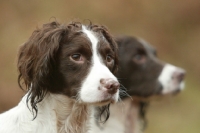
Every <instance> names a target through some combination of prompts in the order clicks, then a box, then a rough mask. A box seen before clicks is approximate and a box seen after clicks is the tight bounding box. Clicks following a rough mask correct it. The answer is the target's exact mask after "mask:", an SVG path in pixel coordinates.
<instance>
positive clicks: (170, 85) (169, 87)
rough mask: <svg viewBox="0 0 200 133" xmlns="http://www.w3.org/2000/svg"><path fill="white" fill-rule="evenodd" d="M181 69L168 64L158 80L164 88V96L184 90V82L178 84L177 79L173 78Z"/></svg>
mask: <svg viewBox="0 0 200 133" xmlns="http://www.w3.org/2000/svg"><path fill="white" fill-rule="evenodd" d="M178 70H179V68H178V67H176V66H173V65H171V64H166V65H165V66H164V68H163V70H162V72H161V74H160V76H159V78H158V80H159V82H160V83H161V84H162V86H163V90H162V94H168V93H173V92H174V91H176V90H181V89H183V88H184V82H183V81H182V82H178V79H177V77H173V74H174V73H175V72H176V71H178Z"/></svg>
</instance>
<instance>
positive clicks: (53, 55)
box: [18, 22, 119, 112]
mask: <svg viewBox="0 0 200 133" xmlns="http://www.w3.org/2000/svg"><path fill="white" fill-rule="evenodd" d="M117 65H118V57H117V45H116V43H115V41H114V40H113V38H112V36H111V35H110V34H109V32H108V30H107V29H106V28H105V27H104V26H98V25H93V24H89V25H87V26H84V25H82V24H81V23H79V22H73V23H71V24H68V25H65V24H60V23H58V22H50V23H47V24H44V25H43V27H42V28H38V29H36V30H35V31H34V32H33V33H32V35H31V37H30V38H29V40H28V41H27V42H26V43H25V44H23V45H22V46H21V48H20V50H19V57H18V70H19V77H18V82H19V85H20V87H21V88H22V86H23V83H22V81H24V84H25V87H26V89H27V90H28V99H27V100H28V101H29V100H30V103H31V106H32V108H33V109H34V110H35V111H36V112H37V103H39V102H41V101H42V100H43V98H44V96H45V94H46V93H55V94H62V95H66V96H68V97H70V98H72V99H74V100H75V101H78V102H80V103H86V104H97V105H105V104H108V103H110V102H116V101H117V100H118V93H119V91H118V88H119V83H118V81H117V79H116V77H115V76H114V75H113V73H115V71H116V70H117Z"/></svg>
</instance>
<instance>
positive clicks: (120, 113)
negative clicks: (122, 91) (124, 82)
mask: <svg viewBox="0 0 200 133" xmlns="http://www.w3.org/2000/svg"><path fill="white" fill-rule="evenodd" d="M110 112H111V113H110V114H111V115H110V118H109V119H108V121H107V122H106V123H105V124H95V125H92V126H91V128H92V130H91V133H92V132H103V133H111V132H119V133H141V132H142V126H143V124H142V123H141V122H142V120H141V118H140V102H139V101H137V100H134V99H130V98H126V99H124V100H123V101H122V102H119V103H116V104H114V105H111V106H110ZM92 124H93V123H92Z"/></svg>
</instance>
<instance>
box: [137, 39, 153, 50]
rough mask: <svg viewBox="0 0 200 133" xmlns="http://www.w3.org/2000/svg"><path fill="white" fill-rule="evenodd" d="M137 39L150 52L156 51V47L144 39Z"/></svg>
mask: <svg viewBox="0 0 200 133" xmlns="http://www.w3.org/2000/svg"><path fill="white" fill-rule="evenodd" d="M137 41H138V42H139V43H140V44H141V45H142V46H143V47H144V48H145V49H146V50H147V51H148V52H150V53H156V49H155V48H154V47H153V46H152V45H151V44H149V43H148V42H146V41H145V40H144V39H141V38H138V39H137Z"/></svg>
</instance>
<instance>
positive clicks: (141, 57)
mask: <svg viewBox="0 0 200 133" xmlns="http://www.w3.org/2000/svg"><path fill="white" fill-rule="evenodd" d="M133 61H135V62H136V63H144V62H145V61H146V57H145V55H143V54H136V55H134V57H133Z"/></svg>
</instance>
